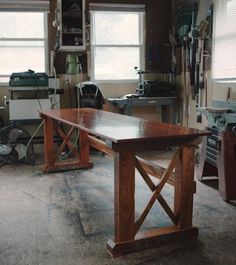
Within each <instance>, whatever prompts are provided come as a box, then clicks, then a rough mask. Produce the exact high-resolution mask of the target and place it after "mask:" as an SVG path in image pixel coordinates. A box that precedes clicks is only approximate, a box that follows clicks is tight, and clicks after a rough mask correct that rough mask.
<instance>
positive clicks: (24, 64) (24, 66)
mask: <svg viewBox="0 0 236 265" xmlns="http://www.w3.org/2000/svg"><path fill="white" fill-rule="evenodd" d="M0 54H1V56H0V73H1V74H3V75H4V74H9V75H10V74H11V73H12V72H23V71H27V70H28V69H32V70H34V71H36V72H44V71H45V57H44V47H14V48H12V47H0Z"/></svg>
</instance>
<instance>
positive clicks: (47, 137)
mask: <svg viewBox="0 0 236 265" xmlns="http://www.w3.org/2000/svg"><path fill="white" fill-rule="evenodd" d="M53 128H54V125H53V120H52V119H51V118H49V117H45V118H44V157H45V165H44V168H43V171H44V172H47V171H48V169H49V168H51V167H54V162H55V160H56V153H55V152H54V148H53V142H54V137H53V131H54V130H53Z"/></svg>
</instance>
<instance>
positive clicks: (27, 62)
mask: <svg viewBox="0 0 236 265" xmlns="http://www.w3.org/2000/svg"><path fill="white" fill-rule="evenodd" d="M48 11H49V1H47V0H35V1H31V0H11V1H7V0H0V54H1V56H0V82H1V83H7V82H8V81H9V77H10V75H11V73H13V72H23V71H27V70H28V69H32V70H34V71H36V72H46V69H47V56H46V55H47V12H48Z"/></svg>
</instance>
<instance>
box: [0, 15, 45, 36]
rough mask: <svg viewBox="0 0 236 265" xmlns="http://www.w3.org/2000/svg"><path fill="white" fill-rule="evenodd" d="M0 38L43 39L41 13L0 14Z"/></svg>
mask: <svg viewBox="0 0 236 265" xmlns="http://www.w3.org/2000/svg"><path fill="white" fill-rule="evenodd" d="M6 25H7V26H6ZM0 38H44V22H43V13H35V12H34V13H29V12H0Z"/></svg>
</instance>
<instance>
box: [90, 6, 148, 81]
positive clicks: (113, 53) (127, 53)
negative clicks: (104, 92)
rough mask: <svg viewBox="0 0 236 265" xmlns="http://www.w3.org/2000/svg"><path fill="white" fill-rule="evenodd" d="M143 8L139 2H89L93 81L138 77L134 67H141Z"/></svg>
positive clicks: (142, 63) (142, 58)
mask: <svg viewBox="0 0 236 265" xmlns="http://www.w3.org/2000/svg"><path fill="white" fill-rule="evenodd" d="M144 10H145V7H144V6H142V5H140V6H136V5H134V6H132V5H122V6H120V5H105V4H104V5H103V4H101V5H99V4H94V5H90V12H91V78H92V80H93V81H95V82H115V81H122V80H125V81H126V82H127V81H132V80H137V79H138V76H137V74H136V72H135V70H134V67H135V66H137V67H138V68H143V66H144V13H145V12H144Z"/></svg>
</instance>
